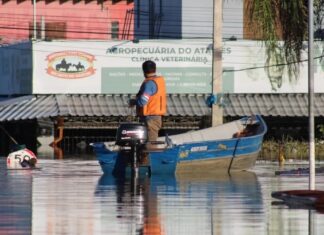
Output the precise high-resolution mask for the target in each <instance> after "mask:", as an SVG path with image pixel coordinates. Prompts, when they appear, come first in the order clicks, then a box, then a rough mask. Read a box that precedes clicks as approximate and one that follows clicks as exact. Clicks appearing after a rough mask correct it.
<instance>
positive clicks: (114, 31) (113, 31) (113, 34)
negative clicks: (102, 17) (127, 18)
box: [111, 21, 119, 39]
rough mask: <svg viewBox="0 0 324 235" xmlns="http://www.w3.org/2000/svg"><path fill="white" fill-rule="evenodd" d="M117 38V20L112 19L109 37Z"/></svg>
mask: <svg viewBox="0 0 324 235" xmlns="http://www.w3.org/2000/svg"><path fill="white" fill-rule="evenodd" d="M118 38H119V22H118V21H113V22H112V23H111V39H118Z"/></svg>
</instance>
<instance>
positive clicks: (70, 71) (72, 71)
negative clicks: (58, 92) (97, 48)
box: [46, 51, 95, 79]
mask: <svg viewBox="0 0 324 235" xmlns="http://www.w3.org/2000/svg"><path fill="white" fill-rule="evenodd" d="M46 60H47V61H48V65H47V73H48V74H49V75H52V76H54V77H59V78H65V79H77V78H85V77H89V76H91V75H92V74H94V73H95V69H94V66H93V61H94V60H95V57H94V56H93V55H91V54H89V53H86V52H82V51H60V52H54V53H52V54H50V55H48V56H47V58H46Z"/></svg>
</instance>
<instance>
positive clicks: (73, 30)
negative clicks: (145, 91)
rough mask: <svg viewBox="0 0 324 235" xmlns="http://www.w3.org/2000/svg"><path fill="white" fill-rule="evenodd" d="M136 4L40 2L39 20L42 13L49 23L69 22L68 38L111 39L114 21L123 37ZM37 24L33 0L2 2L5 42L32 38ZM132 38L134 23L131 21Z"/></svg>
mask: <svg viewBox="0 0 324 235" xmlns="http://www.w3.org/2000/svg"><path fill="white" fill-rule="evenodd" d="M133 6H134V3H133V2H132V3H129V4H127V1H126V0H122V1H119V2H118V3H115V4H112V1H110V0H109V1H104V2H103V3H102V4H101V3H98V2H97V1H89V0H83V1H79V2H78V1H76V0H74V1H71V0H69V1H65V2H64V1H46V2H45V1H37V4H36V15H37V22H40V21H41V16H43V17H44V18H45V22H66V31H67V32H66V39H110V38H111V35H110V33H111V22H112V21H118V22H119V32H120V35H119V39H121V33H122V30H123V27H124V19H125V15H126V11H127V9H132V8H133ZM30 24H33V5H32V1H30V0H29V1H22V0H18V1H10V0H9V1H1V2H0V38H3V41H6V40H8V41H10V40H13V41H14V40H21V39H28V38H29V25H30ZM130 35H131V37H130V38H128V39H132V38H133V37H132V35H133V22H132V23H131V32H130Z"/></svg>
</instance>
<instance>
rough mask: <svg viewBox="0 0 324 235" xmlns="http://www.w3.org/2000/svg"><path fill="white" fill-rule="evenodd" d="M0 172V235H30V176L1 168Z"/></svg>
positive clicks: (20, 171) (25, 172) (27, 173)
mask: <svg viewBox="0 0 324 235" xmlns="http://www.w3.org/2000/svg"><path fill="white" fill-rule="evenodd" d="M2 163H4V161H3V162H2ZM0 172H1V176H0V234H27V235H28V234H31V219H30V218H31V216H32V203H31V198H32V187H31V186H32V174H31V173H30V171H26V170H18V171H13V170H8V171H3V167H0Z"/></svg>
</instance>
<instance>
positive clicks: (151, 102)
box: [129, 60, 167, 148]
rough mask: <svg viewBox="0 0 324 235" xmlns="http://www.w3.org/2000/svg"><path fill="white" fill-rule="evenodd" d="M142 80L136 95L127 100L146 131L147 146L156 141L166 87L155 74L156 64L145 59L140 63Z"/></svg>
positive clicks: (164, 110)
mask: <svg viewBox="0 0 324 235" xmlns="http://www.w3.org/2000/svg"><path fill="white" fill-rule="evenodd" d="M142 69H143V73H144V77H145V79H144V81H143V83H142V85H141V87H140V89H139V92H138V93H137V95H136V99H131V100H130V101H129V104H130V106H131V107H132V106H135V105H136V112H137V115H138V116H139V117H140V121H142V122H144V123H145V125H146V126H147V131H148V144H147V146H146V147H147V148H151V147H152V146H151V144H150V142H151V141H156V140H157V138H158V135H159V130H160V129H161V127H162V116H163V115H165V113H166V101H167V98H166V87H165V81H164V78H163V77H162V76H158V75H156V64H155V63H154V62H153V61H151V60H148V61H145V62H144V63H143V65H142Z"/></svg>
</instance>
